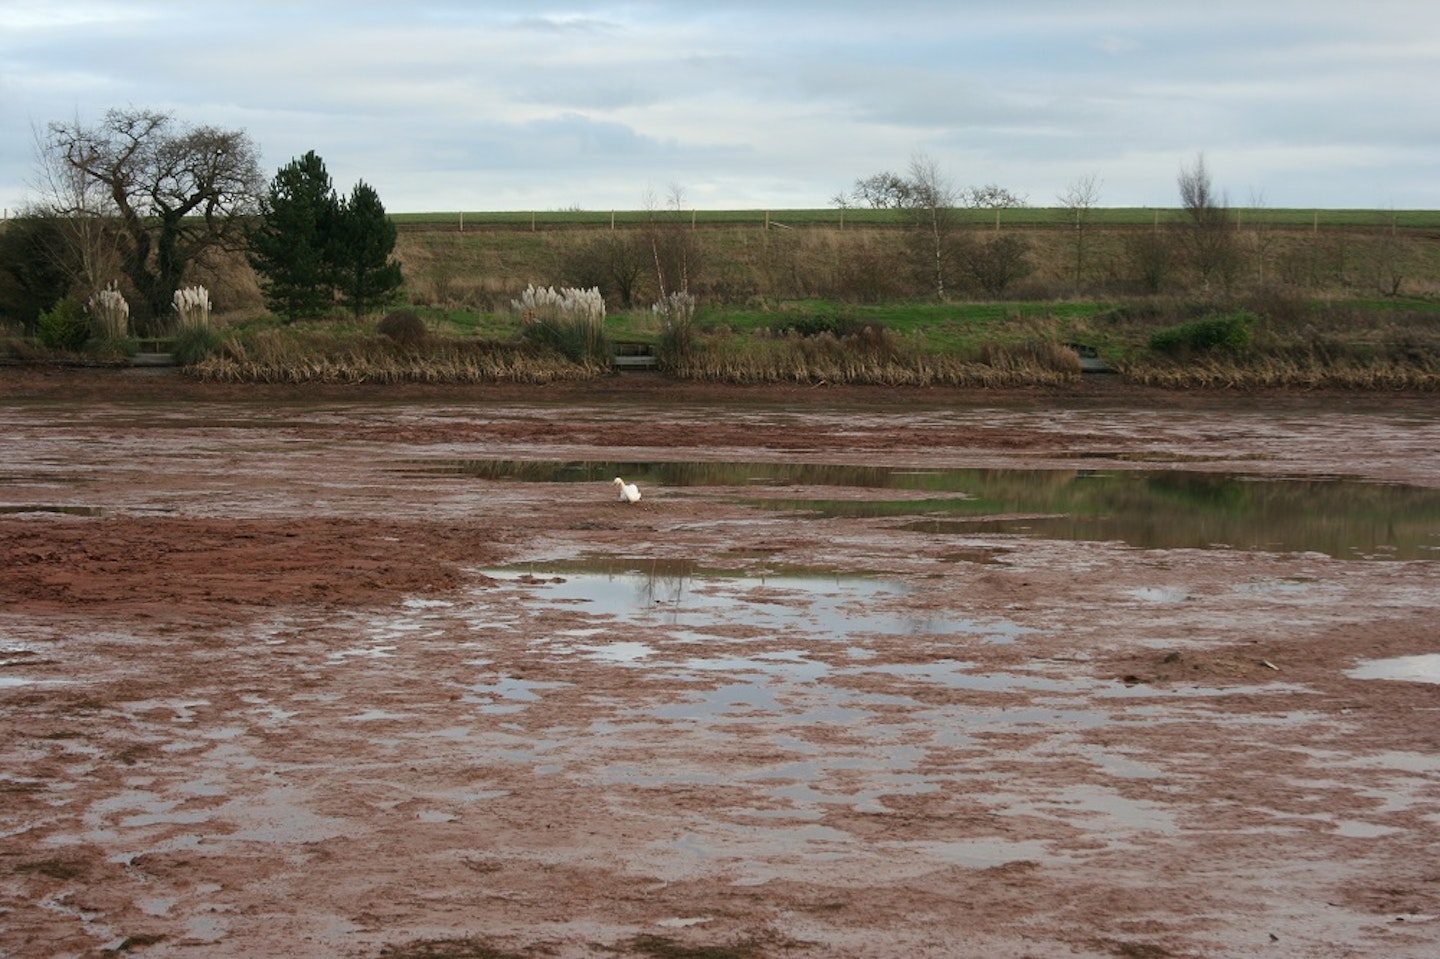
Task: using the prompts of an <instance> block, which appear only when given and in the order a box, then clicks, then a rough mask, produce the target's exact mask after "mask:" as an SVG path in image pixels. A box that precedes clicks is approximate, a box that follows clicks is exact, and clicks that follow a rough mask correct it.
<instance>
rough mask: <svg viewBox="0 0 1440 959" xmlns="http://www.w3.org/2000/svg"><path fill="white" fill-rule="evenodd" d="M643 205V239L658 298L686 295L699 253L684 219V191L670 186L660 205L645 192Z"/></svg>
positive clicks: (697, 245)
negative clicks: (653, 268)
mask: <svg viewBox="0 0 1440 959" xmlns="http://www.w3.org/2000/svg"><path fill="white" fill-rule="evenodd" d="M642 202H643V205H644V209H645V211H646V212H647V214H648V216H647V222H646V224H645V238H646V241H647V242H648V243H649V246H650V254H651V258H652V260H653V261H654V264H655V283H656V286H657V288H658V291H659V294H660V296H659V298H660V300H661V301H664V300H666V299H667V298H668V297H669V296H670V295H671V294H672V293H682V294H687V295H688V294H689V293H690V281H691V278H692V276H693V275H694V273H695V271H696V269H697V268H698V266H699V260H700V253H699V244H698V242H697V238H696V236H695V231H694V230H693V229H691V225H690V224H687V222H686V219H685V206H686V203H685V189H684V187H682V186H680V185H679V184H678V183H671V184H670V186H669V188H668V193H667V195H666V200H665V203H664V205H663V206H662V204H661V202H660V201H659V200H658V199H657V198H656V196H655V192H654V191H653V190H650V189H646V191H645V193H644V196H643V197H642ZM692 217H693V214H692Z"/></svg>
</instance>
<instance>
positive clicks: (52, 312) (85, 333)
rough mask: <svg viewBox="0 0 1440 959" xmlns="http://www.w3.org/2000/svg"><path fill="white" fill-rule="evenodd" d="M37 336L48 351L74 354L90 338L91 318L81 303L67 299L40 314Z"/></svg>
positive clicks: (37, 321) (36, 326) (36, 329)
mask: <svg viewBox="0 0 1440 959" xmlns="http://www.w3.org/2000/svg"><path fill="white" fill-rule="evenodd" d="M35 336H36V338H37V339H39V340H40V343H41V345H43V346H45V347H47V348H48V349H52V350H67V351H69V352H72V353H74V352H77V351H79V350H80V349H81V348H82V347H84V346H85V341H86V340H88V339H89V338H90V318H89V317H88V316H86V315H85V307H84V306H83V305H82V304H81V303H80V302H79V301H77V300H74V299H72V298H70V297H66V298H65V299H63V300H61V301H59V302H58V303H56V304H55V305H54V306H52V307H51V308H50V309H49V310H47V311H46V312H44V313H41V314H40V318H39V319H38V320H36V321H35Z"/></svg>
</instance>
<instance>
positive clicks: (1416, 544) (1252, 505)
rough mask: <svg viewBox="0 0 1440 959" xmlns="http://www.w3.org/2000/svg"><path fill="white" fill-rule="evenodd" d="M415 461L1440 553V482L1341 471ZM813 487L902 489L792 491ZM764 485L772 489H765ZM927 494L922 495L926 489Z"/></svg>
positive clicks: (982, 516)
mask: <svg viewBox="0 0 1440 959" xmlns="http://www.w3.org/2000/svg"><path fill="white" fill-rule="evenodd" d="M404 471H406V472H409V473H411V474H413V475H452V476H464V477H473V478H478V479H492V480H508V481H524V482H544V483H580V482H608V481H609V480H610V479H611V478H613V477H614V476H616V475H623V476H625V477H627V478H632V477H633V478H634V479H636V480H638V481H639V482H640V483H641V484H642V485H646V486H651V487H655V488H659V489H665V488H671V489H679V488H687V487H707V488H723V489H731V490H735V491H736V495H738V496H739V497H740V498H741V500H742V501H743V502H747V503H751V504H753V505H755V506H758V507H761V508H765V509H776V510H800V511H807V512H810V513H813V514H814V515H816V516H818V517H842V516H852V517H869V518H874V517H887V516H893V517H902V518H903V517H911V518H912V521H911V522H910V523H908V524H907V525H905V526H903V527H902V528H903V529H906V530H909V531H912V532H920V533H953V534H960V535H966V534H970V535H982V534H1006V535H1024V536H1035V537H1044V538H1049V539H1070V540H1089V541H1117V542H1123V543H1126V544H1128V545H1130V546H1134V547H1137V548H1140V549H1215V548H1228V549H1244V550H1267V551H1276V552H1317V553H1324V554H1326V555H1328V556H1333V557H1337V558H1341V559H1381V560H1387V559H1389V560H1413V559H1440V491H1437V490H1432V489H1426V488H1422V487H1414V486H1402V485H1396V484H1386V483H1373V482H1364V481H1359V480H1352V479H1344V478H1337V477H1319V478H1317V477H1306V478H1296V477H1262V476H1248V475H1236V474H1228V473H1226V474H1221V473H1197V472H1188V471H1185V472H1182V471H1174V470H1021V469H932V470H915V469H888V468H885V467H878V466H875V467H867V466H836V465H826V464H808V463H699V462H682V463H654V462H628V463H619V462H545V461H522V460H443V461H425V462H423V463H415V464H410V465H407V466H406V467H404ZM815 487H837V488H850V489H861V490H896V491H905V492H906V493H907V495H906V496H905V497H904V498H899V499H897V498H885V497H876V496H873V495H872V496H862V497H856V496H850V497H844V498H842V497H836V498H833V499H832V498H828V497H827V498H816V497H814V496H813V495H806V496H803V497H797V496H786V495H780V494H781V491H786V492H788V490H787V489H786V488H793V489H794V491H795V492H796V493H799V494H811V493H812V491H813V488H815ZM757 488H765V489H766V490H773V491H774V492H773V493H769V494H767V495H761V496H756V495H755V491H756V489H757ZM917 493H918V494H929V495H919V496H917V495H916V494H917Z"/></svg>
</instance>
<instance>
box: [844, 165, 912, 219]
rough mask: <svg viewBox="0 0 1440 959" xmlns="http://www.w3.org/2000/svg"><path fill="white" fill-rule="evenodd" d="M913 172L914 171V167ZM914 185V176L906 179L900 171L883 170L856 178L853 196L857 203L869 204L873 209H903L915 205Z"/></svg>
mask: <svg viewBox="0 0 1440 959" xmlns="http://www.w3.org/2000/svg"><path fill="white" fill-rule="evenodd" d="M912 167H913V164H912ZM911 172H912V173H913V172H914V171H913V169H912V171H911ZM913 187H914V182H913V178H912V179H906V178H905V177H903V176H901V175H900V174H898V173H891V172H890V171H889V170H883V171H881V172H880V173H876V174H873V175H872V176H868V177H864V178H862V179H859V180H856V181H855V188H854V190H853V191H851V196H852V197H853V199H854V201H855V203H856V204H857V205H863V206H868V207H870V208H871V209H872V210H901V209H905V208H907V207H910V206H912V205H913V201H914V196H913V192H914V191H913Z"/></svg>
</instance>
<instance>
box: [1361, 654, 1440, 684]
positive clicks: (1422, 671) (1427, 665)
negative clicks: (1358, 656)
mask: <svg viewBox="0 0 1440 959" xmlns="http://www.w3.org/2000/svg"><path fill="white" fill-rule="evenodd" d="M1345 675H1347V676H1349V677H1350V678H1351V679H1393V680H1401V681H1404V682H1409V683H1440V653H1427V654H1425V655H1420V656H1397V657H1395V658H1394V659H1371V660H1366V661H1365V662H1362V663H1360V664H1359V665H1358V666H1356V667H1355V668H1354V669H1352V670H1350V671H1349V672H1347V673H1346V674H1345Z"/></svg>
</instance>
